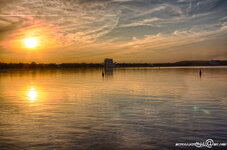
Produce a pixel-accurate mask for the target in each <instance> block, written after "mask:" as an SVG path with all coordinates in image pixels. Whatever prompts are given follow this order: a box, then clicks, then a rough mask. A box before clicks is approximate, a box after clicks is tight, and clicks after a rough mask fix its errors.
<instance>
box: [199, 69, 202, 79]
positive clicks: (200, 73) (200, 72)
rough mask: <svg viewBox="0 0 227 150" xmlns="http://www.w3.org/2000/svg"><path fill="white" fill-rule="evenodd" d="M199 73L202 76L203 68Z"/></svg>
mask: <svg viewBox="0 0 227 150" xmlns="http://www.w3.org/2000/svg"><path fill="white" fill-rule="evenodd" d="M199 75H200V77H201V76H202V70H201V69H200V71H199Z"/></svg>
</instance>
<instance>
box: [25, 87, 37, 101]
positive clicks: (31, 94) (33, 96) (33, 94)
mask: <svg viewBox="0 0 227 150" xmlns="http://www.w3.org/2000/svg"><path fill="white" fill-rule="evenodd" d="M37 94H38V93H37V91H36V89H35V88H34V87H30V89H29V90H28V94H27V96H28V99H29V100H30V101H35V100H36V99H37Z"/></svg>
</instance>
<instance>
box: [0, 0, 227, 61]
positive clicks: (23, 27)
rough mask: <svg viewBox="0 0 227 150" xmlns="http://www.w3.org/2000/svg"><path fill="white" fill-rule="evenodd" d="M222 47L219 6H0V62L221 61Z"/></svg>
mask: <svg viewBox="0 0 227 150" xmlns="http://www.w3.org/2000/svg"><path fill="white" fill-rule="evenodd" d="M27 38H35V39H36V40H37V46H36V47H35V48H28V47H26V45H25V44H24V41H25V40H26V39H27ZM226 43H227V1H226V0H175V1H174V0H0V61H1V62H15V63H17V62H32V61H35V62H37V63H63V62H64V63H69V62H87V63H100V62H103V60H104V58H113V59H114V61H115V62H129V63H130V62H136V63H144V62H150V63H152V62H153V63H157V62H176V61H184V60H212V59H215V60H217V59H218V60H226V59H227V44H226Z"/></svg>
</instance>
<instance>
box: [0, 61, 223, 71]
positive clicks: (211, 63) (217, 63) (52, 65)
mask: <svg viewBox="0 0 227 150" xmlns="http://www.w3.org/2000/svg"><path fill="white" fill-rule="evenodd" d="M176 66H227V60H210V61H180V62H175V63H114V65H113V67H115V68H116V67H117V68H119V67H176ZM103 67H105V63H62V64H55V63H49V64H42V63H35V62H32V63H3V62H0V69H50V68H53V69H54V68H55V69H61V68H62V69H64V68H66V69H67V68H69V69H72V68H103Z"/></svg>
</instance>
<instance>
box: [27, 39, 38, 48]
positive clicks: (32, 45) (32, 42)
mask: <svg viewBox="0 0 227 150" xmlns="http://www.w3.org/2000/svg"><path fill="white" fill-rule="evenodd" d="M24 43H25V46H26V47H27V48H35V47H36V46H37V40H36V39H35V38H27V39H25V40H24Z"/></svg>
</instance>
